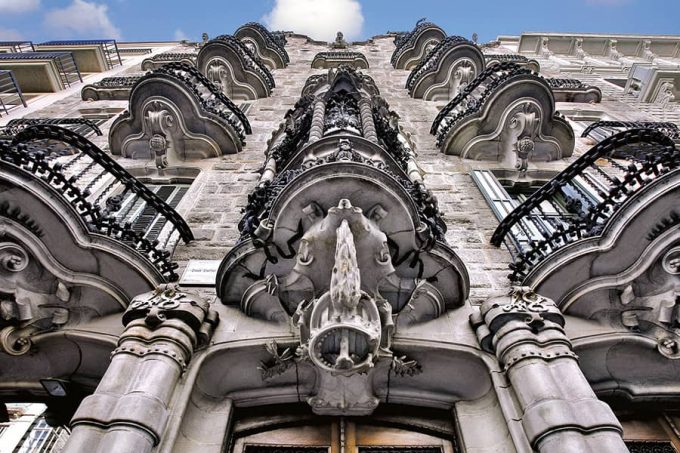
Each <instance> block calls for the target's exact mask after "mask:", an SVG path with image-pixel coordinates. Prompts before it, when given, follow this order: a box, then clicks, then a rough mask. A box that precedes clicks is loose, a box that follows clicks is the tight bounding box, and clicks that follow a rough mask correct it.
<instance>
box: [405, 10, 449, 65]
mask: <svg viewBox="0 0 680 453" xmlns="http://www.w3.org/2000/svg"><path fill="white" fill-rule="evenodd" d="M444 38H446V33H445V32H444V30H442V29H441V28H439V27H438V26H437V25H435V24H433V23H431V22H426V21H424V20H420V21H418V23H417V24H416V26H415V28H414V29H413V30H412V31H410V32H409V33H405V34H402V35H398V36H397V37H395V39H394V41H395V42H394V43H395V46H396V48H395V49H394V53H393V54H392V59H391V62H392V66H394V68H395V69H407V70H411V69H413V68H414V67H416V66H417V65H418V63H420V62H421V61H422V60H423V59H424V58H425V57H426V56H427V54H428V53H429V52H430V51H431V50H432V49H433V48H434V47H435V46H436V45H437V44H438V43H439V42H441V41H443V40H444Z"/></svg>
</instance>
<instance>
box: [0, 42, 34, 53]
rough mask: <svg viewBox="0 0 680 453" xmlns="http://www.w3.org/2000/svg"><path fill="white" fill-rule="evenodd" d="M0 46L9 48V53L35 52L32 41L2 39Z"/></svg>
mask: <svg viewBox="0 0 680 453" xmlns="http://www.w3.org/2000/svg"><path fill="white" fill-rule="evenodd" d="M0 48H1V49H7V50H8V51H9V53H20V52H35V47H33V43H32V42H31V41H0Z"/></svg>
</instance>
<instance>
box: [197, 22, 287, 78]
mask: <svg viewBox="0 0 680 453" xmlns="http://www.w3.org/2000/svg"><path fill="white" fill-rule="evenodd" d="M211 41H222V42H223V43H225V44H226V45H228V46H229V47H231V48H232V49H234V50H235V51H236V52H237V53H238V54H239V55H240V56H241V58H242V59H243V66H244V67H246V68H248V69H251V70H253V71H255V72H256V73H258V74H259V75H260V77H262V79H263V80H264V81H265V82H266V83H267V85H268V86H269V88H270V89H272V88H274V87H275V86H276V83H275V82H274V76H272V73H271V72H269V69H268V68H267V67H266V66H265V65H264V64H263V63H262V61H261V60H260V59H259V58H258V57H257V56H255V55H253V54H252V53H251V52H250V50H249V49H248V48H247V47H246V46H245V44H243V43H242V42H241V41H239V40H238V39H236V38H234V37H233V36H231V35H220V36H217V37H215V38H214V39H212V40H210V41H208V42H211Z"/></svg>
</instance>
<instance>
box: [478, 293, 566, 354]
mask: <svg viewBox="0 0 680 453" xmlns="http://www.w3.org/2000/svg"><path fill="white" fill-rule="evenodd" d="M513 321H515V322H516V323H515V324H516V328H523V329H526V328H527V327H528V328H529V329H530V330H531V331H532V332H533V333H538V332H540V331H542V330H544V329H545V328H546V326H547V324H549V325H551V326H554V325H555V324H556V325H557V326H559V327H564V317H563V316H562V312H561V311H560V309H559V308H558V307H557V306H556V305H555V302H553V301H552V300H551V299H548V298H547V297H544V296H541V295H540V294H537V293H535V292H534V290H533V289H531V288H530V287H527V286H513V287H512V288H511V289H510V291H508V293H507V294H506V295H504V296H499V297H493V298H491V299H488V300H486V301H485V302H484V303H482V305H481V307H480V310H479V313H474V314H472V315H471V316H470V323H471V324H472V327H473V328H474V329H475V331H476V332H477V337H478V338H479V341H480V344H481V345H482V348H484V350H486V351H489V352H492V351H493V350H494V347H493V345H492V342H493V336H494V335H496V334H497V333H498V332H499V331H500V330H501V329H502V328H503V327H505V326H506V325H508V323H510V322H513ZM546 323H547V324H546Z"/></svg>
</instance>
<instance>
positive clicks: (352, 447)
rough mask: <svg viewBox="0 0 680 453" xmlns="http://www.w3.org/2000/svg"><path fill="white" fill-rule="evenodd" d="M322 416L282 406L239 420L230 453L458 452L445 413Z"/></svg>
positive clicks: (449, 416) (408, 411)
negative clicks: (278, 408) (276, 409)
mask: <svg viewBox="0 0 680 453" xmlns="http://www.w3.org/2000/svg"><path fill="white" fill-rule="evenodd" d="M419 412H422V411H419V410H418V409H415V408H412V409H404V410H403V411H401V413H393V414H384V413H383V414H382V415H380V414H378V415H374V416H371V417H323V416H317V415H314V414H311V413H299V412H298V413H296V411H287V410H286V409H285V408H281V409H280V410H278V411H272V412H270V414H269V415H267V414H265V413H260V414H257V415H255V416H252V415H250V416H248V415H246V416H241V417H238V418H237V421H236V422H235V424H234V429H233V430H232V431H233V433H232V436H231V442H230V445H229V446H228V447H227V449H226V450H225V451H226V452H228V453H459V452H458V450H457V448H456V443H455V435H454V432H453V417H452V415H451V414H449V413H445V414H438V412H439V411H427V412H429V413H428V414H427V415H426V416H423V415H422V414H421V413H419Z"/></svg>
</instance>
